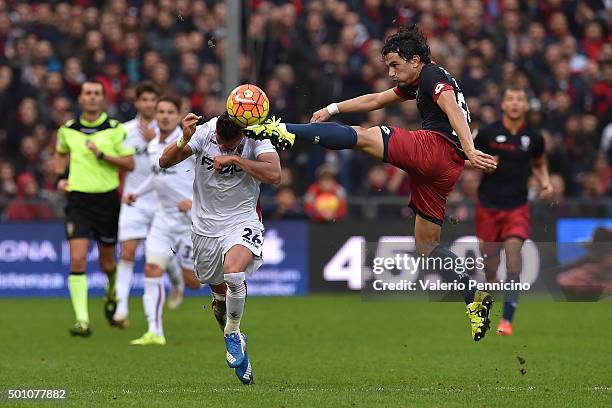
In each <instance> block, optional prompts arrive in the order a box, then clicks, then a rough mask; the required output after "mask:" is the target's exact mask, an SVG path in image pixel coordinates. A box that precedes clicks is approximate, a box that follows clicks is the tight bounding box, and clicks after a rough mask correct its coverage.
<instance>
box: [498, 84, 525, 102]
mask: <svg viewBox="0 0 612 408" xmlns="http://www.w3.org/2000/svg"><path fill="white" fill-rule="evenodd" d="M508 91H513V92H520V91H522V92H524V93H525V96H526V97H527V99H529V91H528V90H527V89H526V88H525V87H524V86H520V85H517V84H510V85H508V86H506V87H505V88H504V91H503V92H502V98H503V97H505V96H506V92H508Z"/></svg>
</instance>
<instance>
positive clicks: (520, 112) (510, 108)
mask: <svg viewBox="0 0 612 408" xmlns="http://www.w3.org/2000/svg"><path fill="white" fill-rule="evenodd" d="M502 110H503V111H504V115H505V116H507V117H508V118H509V119H510V120H520V119H523V118H524V117H525V115H526V114H527V111H528V110H529V101H528V100H527V94H526V93H525V91H522V90H512V89H510V90H507V91H506V93H505V94H504V99H503V100H502Z"/></svg>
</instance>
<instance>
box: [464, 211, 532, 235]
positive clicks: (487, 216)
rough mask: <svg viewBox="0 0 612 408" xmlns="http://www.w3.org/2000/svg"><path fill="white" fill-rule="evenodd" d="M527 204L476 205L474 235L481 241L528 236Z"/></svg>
mask: <svg viewBox="0 0 612 408" xmlns="http://www.w3.org/2000/svg"><path fill="white" fill-rule="evenodd" d="M530 220H531V216H530V214H529V204H527V203H525V204H523V205H521V206H519V207H514V208H508V209H495V208H487V207H483V206H482V205H481V204H480V203H478V204H477V205H476V236H477V237H478V239H480V240H481V241H483V242H503V241H505V240H506V239H508V238H520V239H522V240H526V239H527V238H529V233H530V229H531V228H530V225H531V222H530Z"/></svg>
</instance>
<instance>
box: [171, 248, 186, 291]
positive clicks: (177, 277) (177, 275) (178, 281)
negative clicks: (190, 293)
mask: <svg viewBox="0 0 612 408" xmlns="http://www.w3.org/2000/svg"><path fill="white" fill-rule="evenodd" d="M166 269H167V271H168V278H169V279H170V283H171V284H172V287H173V288H175V289H176V290H178V291H179V292H184V291H185V281H184V280H183V270H182V269H181V266H180V265H179V262H178V259H177V258H176V257H173V258H172V259H171V260H170V262H169V263H168V266H167V268H166Z"/></svg>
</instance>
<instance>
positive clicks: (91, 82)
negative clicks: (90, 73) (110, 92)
mask: <svg viewBox="0 0 612 408" xmlns="http://www.w3.org/2000/svg"><path fill="white" fill-rule="evenodd" d="M85 84H98V85H100V86H101V87H102V95H106V92H105V91H104V84H103V83H102V82H100V81H98V80H97V79H91V78H88V79H86V80H85V81H83V83H82V84H81V89H79V95H80V94H82V93H83V87H84V86H85Z"/></svg>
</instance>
